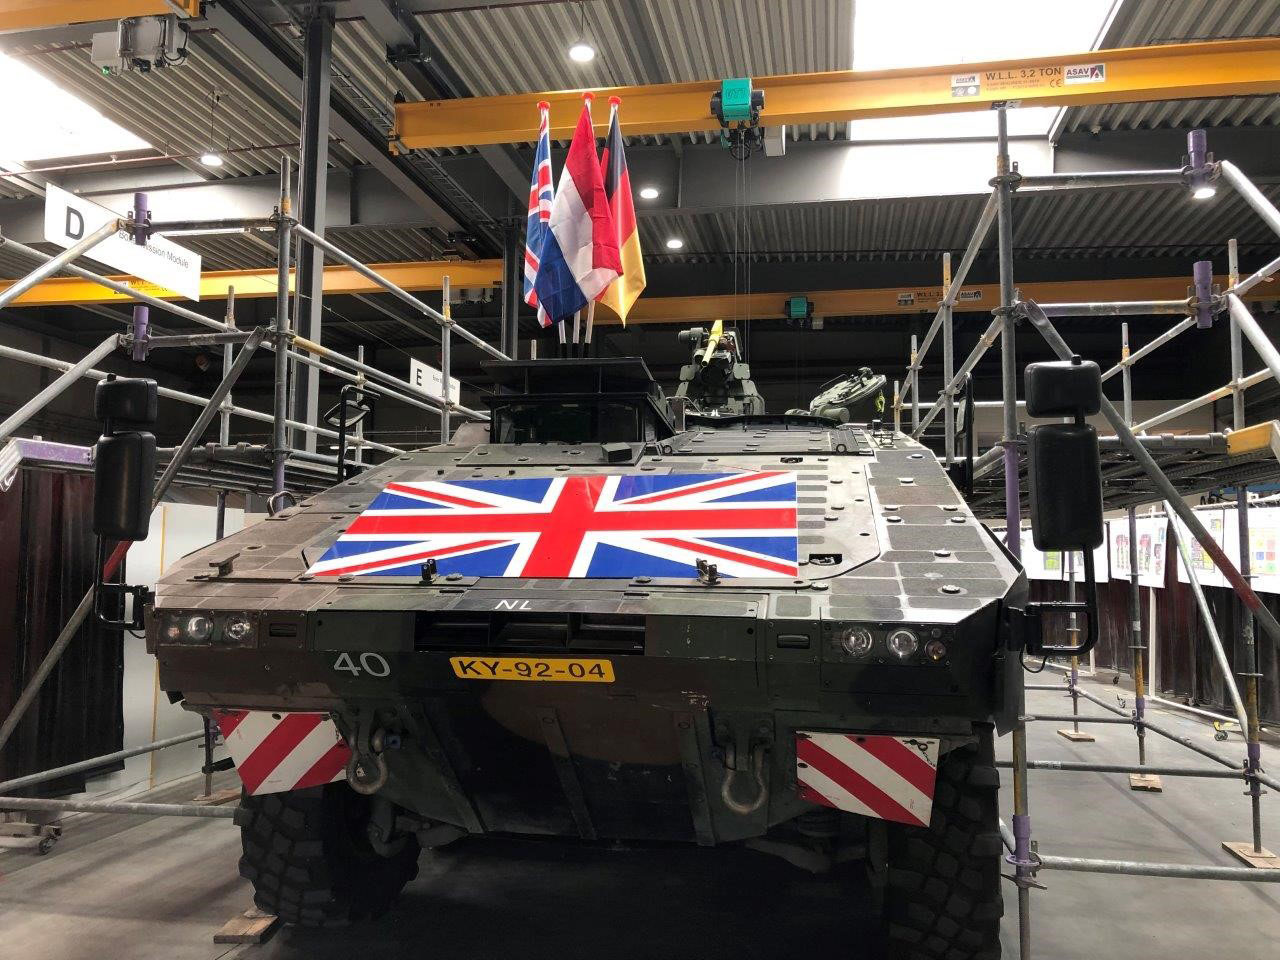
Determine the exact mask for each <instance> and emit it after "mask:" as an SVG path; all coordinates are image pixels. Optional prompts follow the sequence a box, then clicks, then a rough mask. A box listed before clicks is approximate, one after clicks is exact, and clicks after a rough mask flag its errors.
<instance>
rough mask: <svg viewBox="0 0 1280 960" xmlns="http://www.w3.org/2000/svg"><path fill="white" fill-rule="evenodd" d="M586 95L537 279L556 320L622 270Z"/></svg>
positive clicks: (540, 299)
mask: <svg viewBox="0 0 1280 960" xmlns="http://www.w3.org/2000/svg"><path fill="white" fill-rule="evenodd" d="M582 97H583V101H584V103H583V105H582V115H581V116H580V117H579V118H578V128H577V130H575V131H574V134H573V143H572V144H570V146H569V156H568V157H567V158H566V159H565V164H564V170H562V171H561V173H560V183H559V184H558V186H557V187H556V195H555V199H554V200H553V201H552V203H551V221H550V228H551V229H550V230H549V231H546V232H545V233H544V235H543V244H542V251H541V260H540V263H539V265H538V275H537V279H536V280H535V282H534V292H535V293H536V294H537V297H538V304H539V306H540V307H541V308H542V309H543V310H545V311H546V314H547V316H548V318H549V319H551V320H564V319H566V318H568V317H571V316H573V315H574V314H575V313H577V312H578V311H579V310H581V309H582V308H583V307H585V306H586V305H587V304H588V303H590V302H591V301H592V300H598V299H600V297H602V296H603V295H604V293H605V291H606V290H608V289H609V284H611V283H613V281H614V280H616V279H617V278H618V277H619V275H621V273H622V262H621V259H620V257H619V254H618V235H617V232H616V231H615V229H614V226H613V215H612V213H611V212H610V210H609V198H608V197H607V196H606V194H605V189H604V178H603V177H602V176H601V172H600V160H599V157H597V155H596V136H595V132H594V131H593V130H592V128H591V100H592V99H593V97H592V95H591V94H590V93H584V94H583V95H582Z"/></svg>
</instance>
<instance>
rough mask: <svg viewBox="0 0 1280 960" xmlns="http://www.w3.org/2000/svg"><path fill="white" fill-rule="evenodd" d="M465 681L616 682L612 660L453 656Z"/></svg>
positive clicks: (454, 666) (455, 673) (455, 666)
mask: <svg viewBox="0 0 1280 960" xmlns="http://www.w3.org/2000/svg"><path fill="white" fill-rule="evenodd" d="M449 663H450V665H452V667H453V673H454V676H457V677H461V678H462V679H463V680H546V681H550V682H552V683H555V682H561V683H613V664H612V663H610V662H609V661H608V660H584V659H578V658H572V659H569V658H563V657H482V656H475V657H450V658H449Z"/></svg>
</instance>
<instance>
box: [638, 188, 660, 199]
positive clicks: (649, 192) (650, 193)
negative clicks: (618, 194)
mask: <svg viewBox="0 0 1280 960" xmlns="http://www.w3.org/2000/svg"><path fill="white" fill-rule="evenodd" d="M640 199H641V200H657V199H658V188H657V187H641V188H640Z"/></svg>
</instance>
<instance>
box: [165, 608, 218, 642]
mask: <svg viewBox="0 0 1280 960" xmlns="http://www.w3.org/2000/svg"><path fill="white" fill-rule="evenodd" d="M175 626H176V627H177V636H176V637H175V636H174V635H173V634H174V627H175ZM168 634H169V636H170V638H171V639H173V640H174V641H176V642H177V643H208V641H209V638H210V637H211V636H213V620H212V619H211V618H209V617H206V616H205V615H204V614H203V613H193V614H191V615H189V616H181V617H178V618H177V620H176V621H175V622H174V623H173V624H171V625H170V628H169V630H168Z"/></svg>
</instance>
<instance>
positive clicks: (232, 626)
mask: <svg viewBox="0 0 1280 960" xmlns="http://www.w3.org/2000/svg"><path fill="white" fill-rule="evenodd" d="M222 635H223V637H224V638H225V639H227V640H229V641H230V642H231V643H244V642H245V641H246V640H250V639H252V637H253V621H252V620H250V619H249V618H248V617H246V616H245V615H244V614H242V613H233V614H231V615H230V616H229V617H227V623H226V626H224V627H223V628H222Z"/></svg>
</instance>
